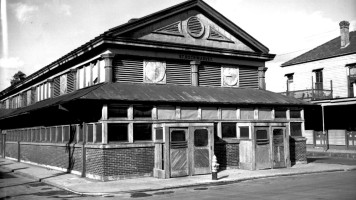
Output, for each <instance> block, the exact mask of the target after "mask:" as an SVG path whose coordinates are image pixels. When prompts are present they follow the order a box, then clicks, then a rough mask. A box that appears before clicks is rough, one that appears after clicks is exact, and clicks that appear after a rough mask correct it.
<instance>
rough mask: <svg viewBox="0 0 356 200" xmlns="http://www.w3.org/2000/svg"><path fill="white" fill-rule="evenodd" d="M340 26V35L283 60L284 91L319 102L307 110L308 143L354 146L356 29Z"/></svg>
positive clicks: (287, 93)
mask: <svg viewBox="0 0 356 200" xmlns="http://www.w3.org/2000/svg"><path fill="white" fill-rule="evenodd" d="M339 26H340V36H339V37H336V38H334V39H332V40H330V41H328V42H326V43H324V44H322V45H320V46H318V47H316V48H314V49H312V50H310V51H308V52H306V53H304V54H302V55H300V56H298V57H296V58H294V59H292V60H289V61H287V62H285V63H283V64H282V67H283V68H284V70H285V71H284V72H285V78H286V80H285V81H286V82H285V83H286V84H287V91H286V92H285V93H284V94H286V95H288V96H293V97H295V98H298V99H302V100H305V101H310V102H311V103H313V104H316V105H319V106H320V109H319V108H316V109H314V110H306V111H305V115H306V116H305V119H306V127H305V129H306V130H307V131H306V137H307V138H308V142H307V143H308V145H310V146H314V147H315V146H323V147H326V148H342V149H344V148H347V149H355V147H356V132H355V131H356V121H355V119H354V117H352V116H353V115H355V112H356V96H355V95H356V31H351V32H349V22H347V21H342V22H340V23H339Z"/></svg>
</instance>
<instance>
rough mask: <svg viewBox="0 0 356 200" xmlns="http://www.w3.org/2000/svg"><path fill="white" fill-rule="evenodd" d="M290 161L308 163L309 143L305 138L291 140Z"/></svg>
mask: <svg viewBox="0 0 356 200" xmlns="http://www.w3.org/2000/svg"><path fill="white" fill-rule="evenodd" d="M289 151H290V161H291V163H292V164H299V163H307V145H306V139H305V138H293V137H291V138H290V140H289Z"/></svg>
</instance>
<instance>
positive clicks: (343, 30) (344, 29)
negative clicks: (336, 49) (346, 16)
mask: <svg viewBox="0 0 356 200" xmlns="http://www.w3.org/2000/svg"><path fill="white" fill-rule="evenodd" d="M339 25H340V36H341V48H345V47H347V46H348V45H349V44H350V38H349V26H350V23H349V22H348V21H341V22H340V23H339Z"/></svg>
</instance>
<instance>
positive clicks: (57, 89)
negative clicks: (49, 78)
mask: <svg viewBox="0 0 356 200" xmlns="http://www.w3.org/2000/svg"><path fill="white" fill-rule="evenodd" d="M59 94H60V80H59V76H58V77H56V78H54V79H53V96H54V97H57V96H59Z"/></svg>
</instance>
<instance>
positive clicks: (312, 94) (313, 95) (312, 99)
mask: <svg viewBox="0 0 356 200" xmlns="http://www.w3.org/2000/svg"><path fill="white" fill-rule="evenodd" d="M311 78H312V98H311V100H314V80H313V76H312V77H311Z"/></svg>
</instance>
